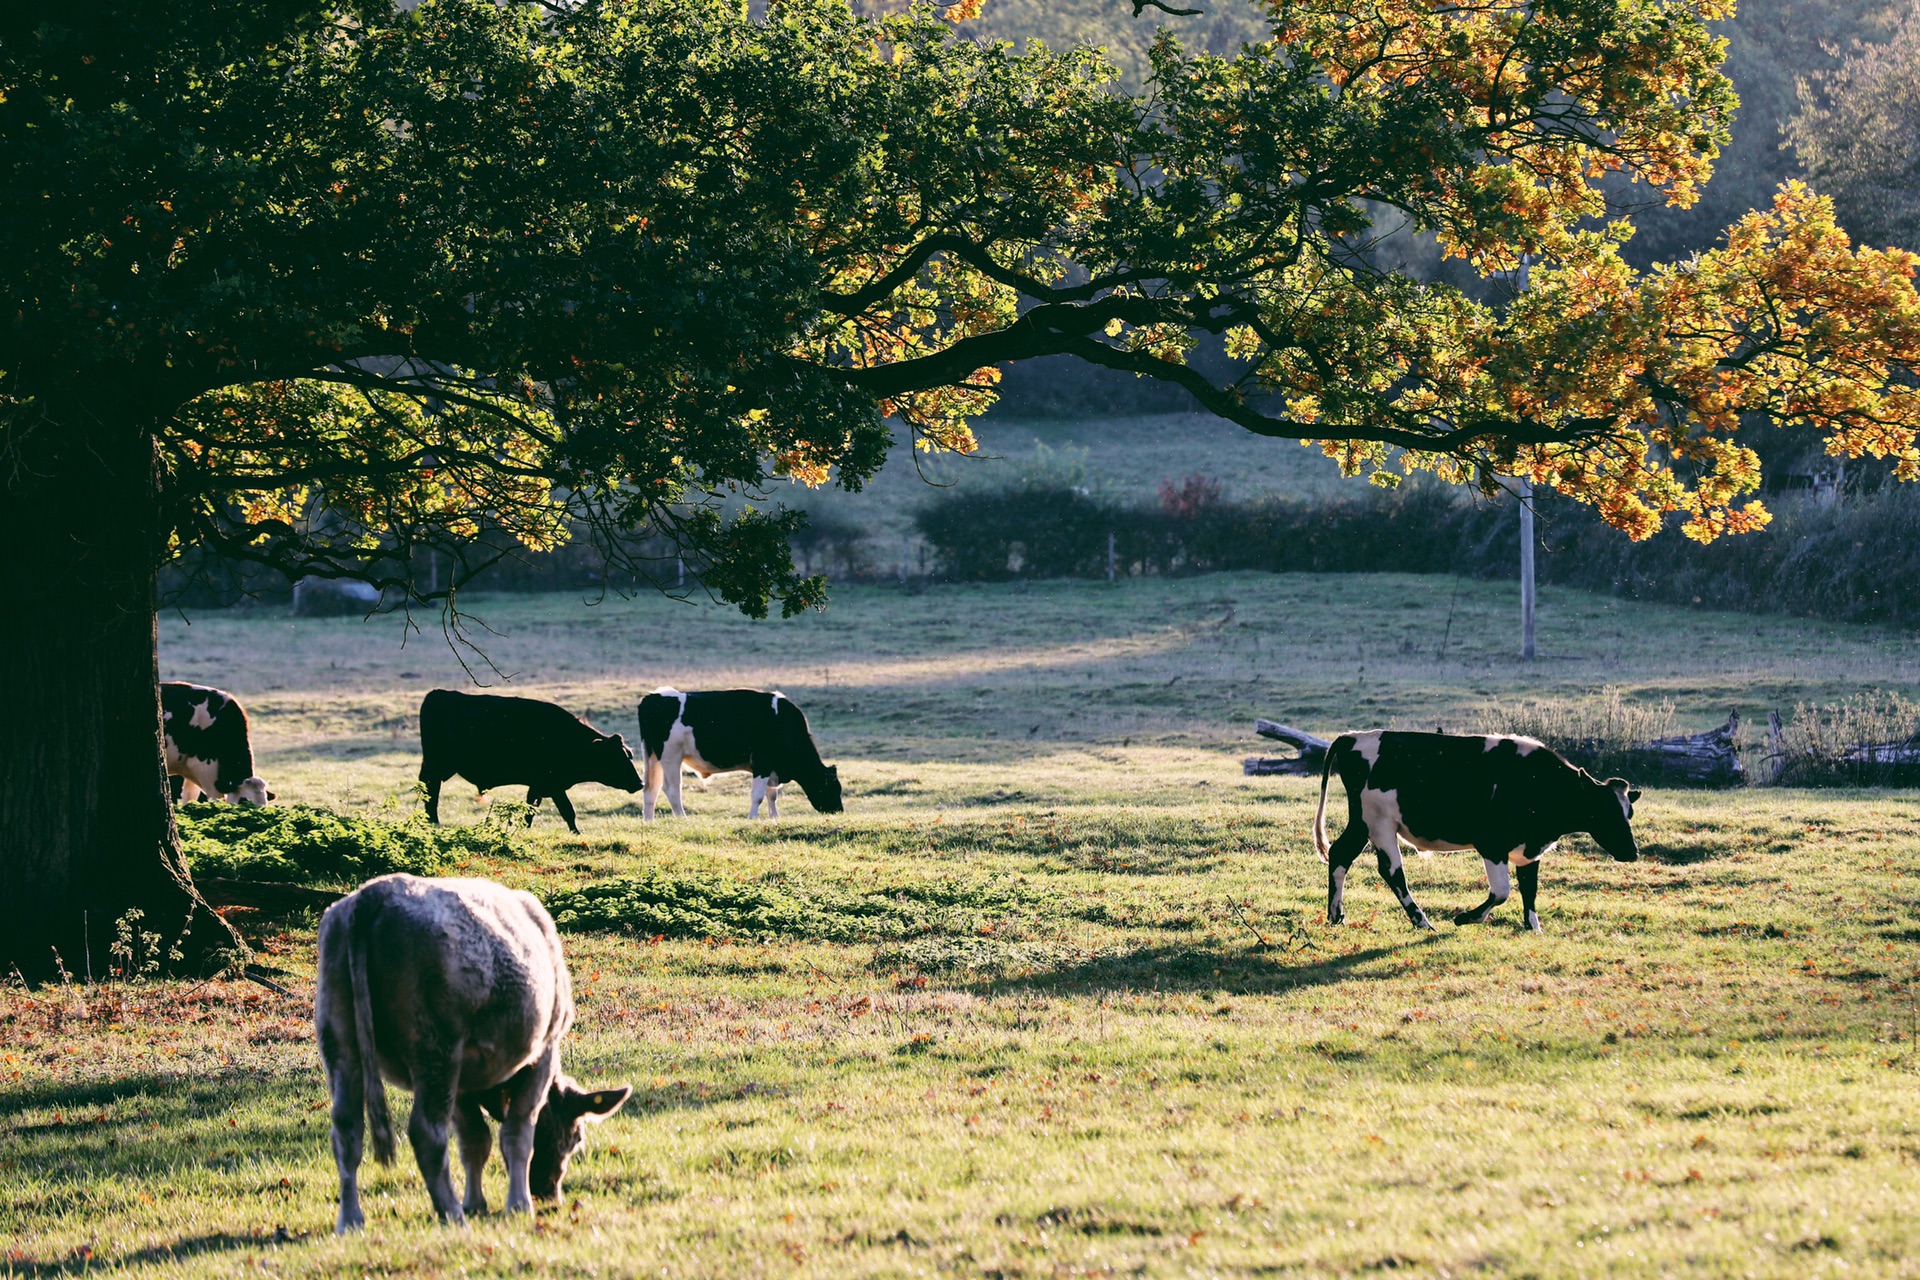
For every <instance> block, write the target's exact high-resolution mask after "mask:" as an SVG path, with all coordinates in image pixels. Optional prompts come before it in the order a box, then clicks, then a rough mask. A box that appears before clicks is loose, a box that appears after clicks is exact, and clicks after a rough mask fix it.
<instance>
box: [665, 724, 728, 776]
mask: <svg viewBox="0 0 1920 1280" xmlns="http://www.w3.org/2000/svg"><path fill="white" fill-rule="evenodd" d="M675 756H678V757H680V768H681V769H682V770H685V771H686V772H688V773H691V774H693V775H694V776H695V777H697V778H699V779H700V782H701V784H702V785H703V786H704V785H705V784H706V780H707V779H708V778H711V777H714V776H716V775H718V774H722V773H745V772H746V770H744V769H722V768H721V767H720V766H718V765H716V764H713V763H711V762H710V761H708V760H707V759H706V758H705V757H704V756H702V755H701V754H700V748H699V747H698V746H697V745H695V743H694V740H693V728H692V726H690V725H688V724H687V723H685V722H684V721H681V720H676V721H674V722H673V729H672V730H671V731H670V732H669V733H668V734H667V741H666V745H665V747H664V748H663V749H662V750H661V752H660V758H661V759H662V760H672V759H673V758H674V757H675ZM668 772H669V773H672V772H676V771H675V770H671V769H669V770H668Z"/></svg>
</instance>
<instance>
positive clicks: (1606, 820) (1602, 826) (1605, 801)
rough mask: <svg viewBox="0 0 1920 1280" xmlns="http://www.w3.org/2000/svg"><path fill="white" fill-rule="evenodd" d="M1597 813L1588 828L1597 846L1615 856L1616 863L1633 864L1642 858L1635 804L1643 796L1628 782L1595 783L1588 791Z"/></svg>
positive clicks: (1594, 813) (1594, 811)
mask: <svg viewBox="0 0 1920 1280" xmlns="http://www.w3.org/2000/svg"><path fill="white" fill-rule="evenodd" d="M1588 796H1589V798H1590V799H1589V802H1590V804H1591V805H1592V808H1593V812H1592V814H1591V815H1590V816H1589V818H1588V821H1589V822H1590V823H1591V824H1592V825H1590V826H1589V827H1588V828H1587V832H1588V834H1590V835H1591V836H1593V838H1594V841H1595V843H1597V844H1598V845H1599V846H1600V847H1601V848H1602V849H1605V850H1606V851H1607V852H1608V853H1610V854H1612V855H1613V858H1614V861H1616V862H1632V861H1634V860H1635V859H1637V858H1638V857H1639V856H1640V846H1639V845H1638V844H1637V843H1635V841H1634V838H1633V802H1634V801H1635V800H1638V799H1639V798H1640V792H1639V790H1638V788H1636V787H1635V786H1634V785H1633V784H1632V783H1630V782H1628V781H1627V780H1626V779H1625V778H1608V779H1607V780H1606V781H1605V782H1601V781H1599V780H1597V779H1595V780H1594V782H1593V786H1592V788H1591V789H1590V790H1589V791H1588Z"/></svg>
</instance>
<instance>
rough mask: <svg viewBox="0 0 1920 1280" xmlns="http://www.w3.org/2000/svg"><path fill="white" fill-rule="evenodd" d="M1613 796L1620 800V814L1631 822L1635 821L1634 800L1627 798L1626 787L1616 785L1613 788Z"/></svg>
mask: <svg viewBox="0 0 1920 1280" xmlns="http://www.w3.org/2000/svg"><path fill="white" fill-rule="evenodd" d="M1613 798H1614V799H1615V800H1618V801H1619V802H1620V816H1622V817H1623V818H1625V819H1627V821H1629V822H1631V821H1633V801H1631V800H1629V799H1627V791H1626V788H1625V787H1615V788H1614V789H1613Z"/></svg>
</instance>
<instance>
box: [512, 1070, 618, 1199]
mask: <svg viewBox="0 0 1920 1280" xmlns="http://www.w3.org/2000/svg"><path fill="white" fill-rule="evenodd" d="M631 1096H633V1089H632V1087H631V1086H629V1085H622V1086H621V1087H619V1088H617V1089H597V1090H593V1091H591V1092H590V1091H588V1090H585V1089H582V1088H581V1087H580V1086H579V1085H578V1084H576V1083H575V1082H574V1080H573V1078H572V1077H570V1076H567V1075H564V1074H563V1075H561V1076H560V1078H559V1079H557V1080H555V1081H554V1082H553V1088H551V1089H549V1090H548V1091H547V1101H546V1105H545V1106H543V1107H541V1108H540V1118H539V1119H538V1120H536V1121H534V1126H533V1160H532V1161H531V1163H529V1165H528V1166H527V1188H528V1190H530V1191H532V1193H533V1198H534V1199H536V1200H558V1199H559V1198H560V1181H561V1179H562V1178H564V1177H565V1176H566V1173H567V1162H568V1161H569V1160H571V1159H573V1156H574V1153H575V1152H577V1151H579V1150H580V1148H581V1147H583V1146H585V1145H586V1142H587V1126H588V1125H589V1124H592V1123H596V1122H598V1121H601V1120H605V1119H606V1118H607V1117H609V1116H612V1115H616V1114H618V1113H619V1110H620V1108H621V1107H623V1106H625V1105H626V1102H627V1099H628V1098H629V1097H631Z"/></svg>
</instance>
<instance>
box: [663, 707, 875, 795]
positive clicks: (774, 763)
mask: <svg viewBox="0 0 1920 1280" xmlns="http://www.w3.org/2000/svg"><path fill="white" fill-rule="evenodd" d="M640 744H641V746H642V747H643V748H644V749H645V751H646V757H647V790H646V793H645V794H644V795H643V796H642V797H641V799H640V816H641V819H642V820H643V821H647V820H651V819H652V817H653V806H654V801H655V800H656V799H658V798H659V795H660V789H661V786H662V785H663V784H664V785H665V787H666V791H667V803H668V804H670V805H672V806H673V812H674V816H675V817H679V818H684V817H686V816H687V811H686V810H685V809H684V808H682V807H681V805H680V767H681V765H683V764H684V765H685V766H686V767H687V768H690V769H692V770H693V771H694V772H695V773H697V774H699V775H700V776H701V777H702V778H709V777H712V776H713V775H714V774H716V773H737V772H740V771H741V770H745V771H747V772H750V773H751V774H752V775H753V798H752V799H751V801H749V803H748V805H747V816H748V817H749V818H757V817H759V816H760V801H761V800H762V799H763V798H764V799H765V800H766V802H767V816H768V817H769V818H777V817H779V816H780V784H781V783H783V782H797V783H799V784H800V789H801V790H802V791H804V792H806V793H807V799H808V800H810V801H812V802H813V807H814V808H815V809H817V810H819V811H820V812H821V813H839V812H840V811H841V809H842V808H844V806H843V805H842V804H841V803H840V771H839V769H837V768H832V767H829V766H828V765H825V764H823V763H821V760H820V750H819V748H817V747H815V746H814V745H813V734H812V733H810V732H809V731H808V729H807V716H806V713H805V712H804V711H802V710H800V708H799V707H797V706H795V705H794V704H793V702H792V701H791V700H789V699H788V698H787V696H786V695H785V694H782V693H768V692H766V691H765V690H763V689H721V690H716V691H713V692H709V693H682V692H680V691H679V690H678V689H657V690H655V691H654V692H652V693H650V694H648V695H647V696H646V697H644V698H642V699H641V700H640Z"/></svg>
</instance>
